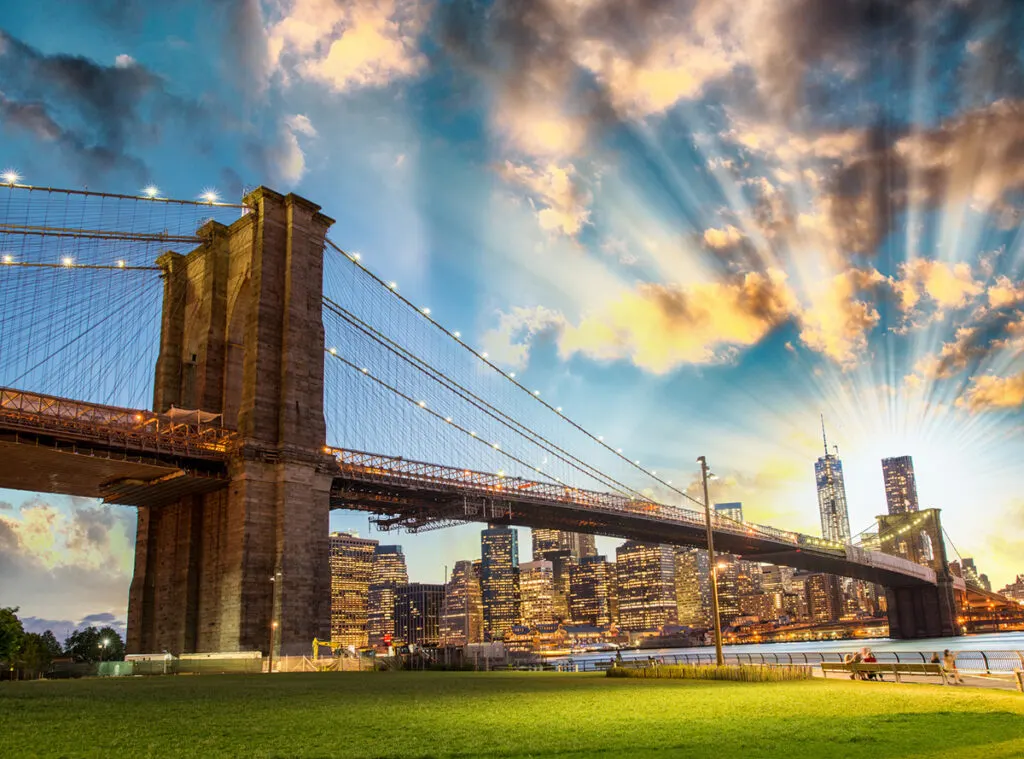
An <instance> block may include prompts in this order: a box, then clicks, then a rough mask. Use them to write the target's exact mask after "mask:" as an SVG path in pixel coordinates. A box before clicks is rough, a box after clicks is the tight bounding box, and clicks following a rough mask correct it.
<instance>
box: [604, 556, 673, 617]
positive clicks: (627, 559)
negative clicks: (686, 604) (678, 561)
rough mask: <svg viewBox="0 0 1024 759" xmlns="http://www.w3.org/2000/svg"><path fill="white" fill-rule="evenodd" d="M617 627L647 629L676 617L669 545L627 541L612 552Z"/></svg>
mask: <svg viewBox="0 0 1024 759" xmlns="http://www.w3.org/2000/svg"><path fill="white" fill-rule="evenodd" d="M615 558H616V561H615V568H616V574H617V575H618V577H617V579H618V597H619V626H620V627H622V628H623V629H626V630H650V629H653V628H657V627H661V626H663V625H665V624H667V623H669V622H672V621H673V620H674V619H675V617H676V588H675V560H674V558H673V551H672V549H671V548H670V547H669V546H664V545H658V544H656V543H638V542H636V541H632V540H630V541H627V542H626V543H624V544H623V545H621V546H619V547H618V548H616V549H615Z"/></svg>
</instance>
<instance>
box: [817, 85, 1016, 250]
mask: <svg viewBox="0 0 1024 759" xmlns="http://www.w3.org/2000/svg"><path fill="white" fill-rule="evenodd" d="M1022 167H1024V101H1019V100H1000V101H997V102H995V103H993V104H991V105H989V106H986V107H983V108H978V109H975V110H973V111H969V112H967V113H964V114H961V115H960V116H957V117H955V118H952V119H949V120H947V121H946V122H945V123H943V124H942V125H940V126H938V127H936V128H935V129H930V130H927V129H926V130H919V131H916V132H908V131H907V130H905V129H903V128H896V129H876V130H874V131H873V132H872V136H871V139H870V140H869V146H868V149H867V150H866V151H865V152H864V154H863V155H861V156H859V157H857V158H856V159H854V160H852V161H850V162H848V163H847V164H846V165H845V166H843V167H842V168H841V169H840V170H839V171H838V172H837V173H836V174H835V175H834V176H833V178H832V181H831V183H830V187H829V190H828V193H827V196H826V205H827V207H828V208H829V210H830V212H831V221H832V223H833V225H834V227H835V229H836V232H837V235H838V239H839V243H840V247H842V248H843V249H844V250H846V251H847V252H850V253H871V252H873V251H874V250H876V249H877V247H878V245H879V243H880V242H881V241H882V240H883V239H884V238H885V236H886V235H888V234H889V232H891V231H892V229H893V223H894V219H895V218H896V217H897V215H898V214H899V213H901V212H902V211H904V210H906V209H907V208H908V207H910V206H911V205H914V206H916V207H920V208H925V209H928V208H936V207H939V206H941V205H943V204H944V203H947V202H949V203H956V202H974V203H976V204H977V205H978V207H981V208H985V209H989V210H994V211H997V212H999V213H1001V214H1002V215H1004V216H1006V217H1009V218H1013V209H1012V208H1011V207H1010V205H1009V203H1010V200H1011V195H1012V194H1013V193H1014V192H1016V191H1019V190H1022V189H1024V168H1022Z"/></svg>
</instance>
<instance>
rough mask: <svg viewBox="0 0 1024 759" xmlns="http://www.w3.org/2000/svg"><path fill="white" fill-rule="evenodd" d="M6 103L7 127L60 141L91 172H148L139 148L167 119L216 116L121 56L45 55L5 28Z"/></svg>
mask: <svg viewBox="0 0 1024 759" xmlns="http://www.w3.org/2000/svg"><path fill="white" fill-rule="evenodd" d="M0 110H2V114H3V116H4V123H5V125H7V126H8V127H13V128H17V129H21V130H23V131H26V132H28V133H30V134H31V135H32V136H33V137H35V138H36V139H38V140H40V141H43V142H46V143H50V144H52V145H56V147H57V148H58V149H59V150H60V151H61V155H62V156H63V157H64V158H65V160H66V161H67V162H68V163H70V164H72V165H73V166H74V168H75V169H77V170H78V172H79V173H80V174H81V175H82V176H83V177H86V178H89V177H92V178H94V177H95V175H96V174H97V173H102V172H106V171H110V170H116V169H120V170H125V171H128V172H131V173H132V174H134V175H135V177H136V179H139V180H141V179H143V178H144V176H145V174H146V169H145V166H144V164H143V163H142V161H140V160H139V159H138V158H136V157H135V156H133V155H132V149H133V147H134V146H136V145H138V144H144V143H146V144H148V143H151V142H153V141H154V140H157V139H159V137H160V134H161V131H162V129H163V128H164V127H165V125H166V124H167V123H171V122H173V123H177V124H178V125H185V126H187V127H188V129H189V131H190V134H192V135H193V136H195V134H196V133H200V134H201V133H203V131H204V130H205V129H206V128H207V127H208V125H209V122H210V119H209V117H208V114H207V112H206V110H205V109H203V108H201V107H200V106H199V105H198V104H197V103H195V102H193V101H191V100H188V99H185V98H181V97H178V96H177V95H175V94H173V93H172V92H170V90H169V89H168V87H167V84H166V82H165V81H164V79H163V78H161V77H159V76H157V75H156V74H154V73H153V72H151V71H150V70H149V69H147V68H146V67H144V66H142V65H140V64H138V63H136V62H134V61H131V62H129V61H128V60H127V59H126V57H125V56H119V57H118V59H117V62H116V63H115V65H113V66H104V65H102V64H99V63H96V62H95V61H92V60H89V59H88V58H84V57H81V56H73V55H65V54H55V55H46V54H44V53H42V52H40V51H39V50H37V49H36V48H33V47H31V46H29V45H27V44H25V43H24V42H22V41H20V40H18V39H16V38H15V37H13V36H11V35H10V34H8V33H6V32H3V31H0Z"/></svg>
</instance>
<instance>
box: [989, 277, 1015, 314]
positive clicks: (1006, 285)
mask: <svg viewBox="0 0 1024 759" xmlns="http://www.w3.org/2000/svg"><path fill="white" fill-rule="evenodd" d="M985 295H986V296H987V297H988V305H989V306H991V307H992V308H996V309H998V308H1005V307H1007V306H1016V305H1019V304H1022V303H1024V282H1018V283H1016V284H1014V283H1013V282H1012V281H1011V280H1010V278H1009V277H1005V276H999V277H996V281H995V284H993V285H990V286H989V288H988V290H986V291H985Z"/></svg>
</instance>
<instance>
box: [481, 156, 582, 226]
mask: <svg viewBox="0 0 1024 759" xmlns="http://www.w3.org/2000/svg"><path fill="white" fill-rule="evenodd" d="M500 173H501V175H502V177H504V178H505V179H506V180H508V181H509V182H511V183H512V184H515V185H518V186H520V187H522V188H523V189H525V190H527V192H528V193H529V194H530V198H531V202H532V203H533V204H534V207H535V208H537V221H538V222H539V223H540V226H541V228H542V229H544V230H546V231H548V232H557V233H559V234H563V235H565V236H566V237H575V236H576V235H577V234H579V231H580V230H581V229H582V228H583V226H584V225H585V224H587V223H588V222H589V220H590V209H589V208H588V207H587V206H588V204H589V203H590V200H591V197H590V193H589V192H587V191H586V190H585V189H583V188H582V187H581V185H580V182H579V180H578V178H577V177H576V167H575V166H573V165H572V164H567V165H565V166H557V165H555V164H547V165H546V166H543V167H539V168H533V167H530V166H525V165H522V164H514V163H512V162H511V161H505V163H504V165H503V166H502V168H501V171H500Z"/></svg>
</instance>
